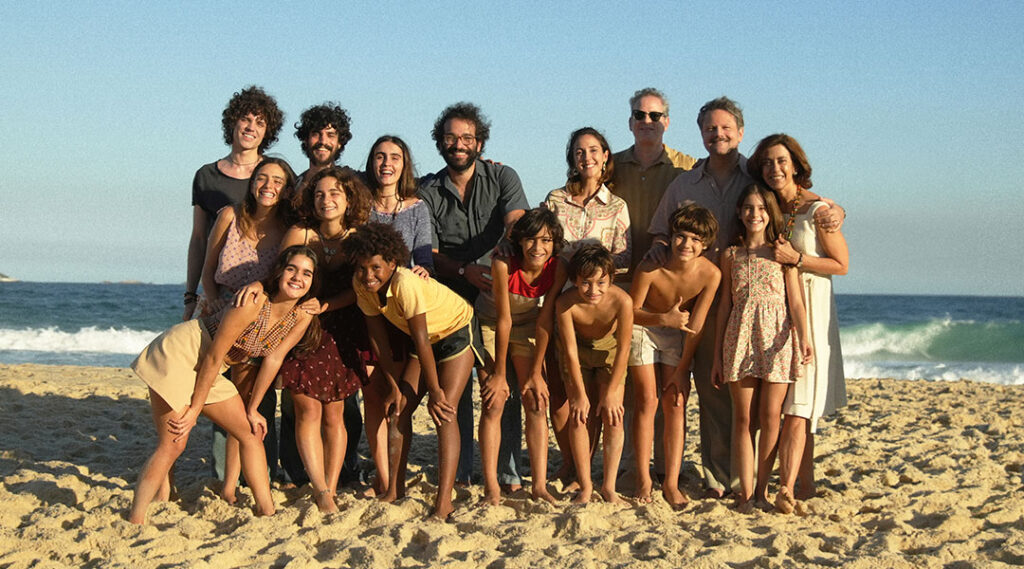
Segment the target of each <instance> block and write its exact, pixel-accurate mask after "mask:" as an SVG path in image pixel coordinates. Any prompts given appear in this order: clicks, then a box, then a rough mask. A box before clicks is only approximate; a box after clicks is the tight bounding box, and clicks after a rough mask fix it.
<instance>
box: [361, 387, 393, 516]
mask: <svg viewBox="0 0 1024 569" xmlns="http://www.w3.org/2000/svg"><path fill="white" fill-rule="evenodd" d="M387 390H388V385H387V379H385V377H384V374H383V373H382V372H381V371H380V370H379V368H378V369H375V370H374V372H373V373H371V374H370V383H369V385H367V386H366V387H364V388H363V415H364V416H365V420H366V442H367V443H368V444H369V446H370V456H371V457H372V458H373V464H374V466H375V467H376V469H377V476H376V477H375V479H374V482H373V489H372V493H373V495H375V496H380V495H382V494H384V493H385V492H386V491H387V489H388V482H389V480H390V472H391V470H390V468H389V465H388V425H387V423H386V422H385V421H384V413H385V410H384V399H385V398H386V397H387V393H386V392H387Z"/></svg>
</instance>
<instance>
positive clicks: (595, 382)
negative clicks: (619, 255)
mask: <svg viewBox="0 0 1024 569" xmlns="http://www.w3.org/2000/svg"><path fill="white" fill-rule="evenodd" d="M614 274H615V260H614V259H613V258H612V255H611V253H609V252H608V250H607V249H605V248H604V247H602V246H601V245H597V244H593V245H584V246H583V247H581V248H580V249H579V250H578V251H576V253H575V254H574V255H573V256H572V260H571V261H570V262H569V278H571V279H572V280H573V283H574V284H575V288H571V289H569V290H566V291H565V292H564V293H562V295H561V296H559V297H558V302H557V303H556V307H555V312H556V319H557V323H558V348H559V363H560V367H561V370H562V380H563V381H564V382H565V387H566V392H567V394H568V396H569V413H570V422H569V423H570V424H569V429H570V434H571V436H572V457H573V462H574V463H575V464H576V473H577V475H578V477H579V484H580V493H579V495H578V496H577V497H576V498H575V500H574V501H575V502H579V503H586V502H589V501H590V496H591V494H593V491H594V485H593V481H592V480H591V478H590V459H591V455H592V452H593V450H594V446H593V445H595V444H596V441H597V437H598V435H599V433H600V428H601V425H602V424H603V425H604V458H603V461H604V480H603V482H602V485H601V495H602V496H603V497H604V499H605V500H606V501H608V502H622V499H621V498H620V497H619V495H618V494H617V493H616V492H615V481H616V476H617V475H618V471H619V460H620V459H621V457H622V438H623V429H622V416H623V412H624V411H623V408H622V396H623V392H624V389H625V383H626V364H627V360H628V359H629V350H627V349H625V347H626V346H628V345H629V340H630V335H631V333H632V329H633V302H632V301H631V300H630V298H629V295H628V294H626V292H625V291H624V290H622V289H621V288H619V287H616V286H612V285H611V279H612V275H614ZM619 346H621V347H622V349H618V348H619ZM594 400H596V401H597V405H594V406H593V407H591V403H590V402H591V401H594Z"/></svg>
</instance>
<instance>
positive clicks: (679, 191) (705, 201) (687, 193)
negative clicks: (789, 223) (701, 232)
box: [647, 154, 754, 263]
mask: <svg viewBox="0 0 1024 569" xmlns="http://www.w3.org/2000/svg"><path fill="white" fill-rule="evenodd" d="M707 166H708V162H707V160H701V161H700V162H699V163H698V164H697V167H696V168H694V169H692V170H690V171H688V172H684V173H683V174H680V175H679V177H678V178H676V179H675V181H673V182H672V183H671V184H669V187H668V189H667V190H665V195H664V196H663V197H662V198H661V203H659V204H658V209H657V211H655V212H654V217H652V218H651V224H650V226H649V227H648V229H647V231H648V233H650V237H651V238H652V239H653V237H654V236H655V235H666V236H667V235H668V234H669V227H668V221H669V218H670V217H672V213H673V212H674V211H675V210H676V209H677V208H679V206H681V205H683V204H686V203H690V202H695V203H697V204H698V205H701V206H703V207H706V208H708V209H709V210H710V211H711V213H712V214H714V216H715V219H716V220H718V236H717V237H715V244H714V245H713V246H712V247H711V248H709V249H708V250H707V253H706V255H707V257H708V259H709V260H710V261H712V262H714V263H718V258H719V255H721V253H722V251H724V250H725V248H726V247H728V246H729V245H730V244H731V243H732V242H733V241H734V240H735V239H736V236H737V235H739V231H740V229H741V225H740V221H739V219H738V218H737V217H736V200H738V199H739V197H740V193H742V192H743V188H746V187H747V186H749V185H750V184H752V183H753V182H754V180H753V179H752V178H751V177H750V176H749V175H747V158H746V157H745V156H743V155H742V154H741V155H740V156H739V160H738V161H737V162H736V166H735V169H734V170H733V173H732V176H731V177H730V178H729V183H728V185H727V186H726V187H724V188H719V187H718V184H716V183H715V178H714V177H713V176H712V175H711V174H709V173H708V171H707Z"/></svg>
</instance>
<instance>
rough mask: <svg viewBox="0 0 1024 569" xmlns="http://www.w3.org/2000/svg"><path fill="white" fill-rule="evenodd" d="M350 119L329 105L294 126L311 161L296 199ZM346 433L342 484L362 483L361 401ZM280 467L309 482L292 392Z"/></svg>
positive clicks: (335, 153) (346, 135)
mask: <svg viewBox="0 0 1024 569" xmlns="http://www.w3.org/2000/svg"><path fill="white" fill-rule="evenodd" d="M351 124H352V123H351V119H349V116H348V112H346V111H345V109H343V108H341V106H340V105H338V104H337V103H333V102H326V103H324V104H322V105H316V106H313V107H310V108H308V109H306V110H305V111H302V115H301V116H300V117H299V122H297V123H295V138H298V139H299V141H300V142H301V143H302V153H303V154H305V155H306V158H309V168H308V169H306V171H305V172H303V173H302V174H300V175H299V177H298V183H296V184H295V195H297V196H301V195H302V192H303V180H310V179H312V177H313V175H315V174H316V173H317V172H319V171H320V170H323V169H324V168H327V167H329V166H333V165H334V164H335V163H336V162H337V161H338V159H339V158H340V157H341V153H342V152H343V151H344V150H345V145H346V144H348V141H350V140H352V131H351V130H350V127H351ZM345 431H346V432H347V433H348V443H347V447H346V448H345V463H344V465H343V466H342V468H341V478H340V481H341V482H342V483H346V482H351V481H355V480H358V479H359V438H360V436H361V435H362V432H363V417H362V414H361V413H360V412H359V400H358V397H348V398H346V399H345ZM280 457H281V467H282V468H284V470H285V472H286V473H287V474H288V477H289V478H290V479H291V482H292V483H294V484H295V485H297V486H302V485H303V484H305V483H307V482H308V481H309V476H307V474H306V470H305V467H304V466H303V465H302V458H301V457H300V456H299V450H298V448H297V447H296V445H295V406H294V402H293V401H292V395H291V392H289V391H288V390H287V389H283V390H281V443H280Z"/></svg>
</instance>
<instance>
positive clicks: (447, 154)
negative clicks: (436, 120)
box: [441, 119, 482, 172]
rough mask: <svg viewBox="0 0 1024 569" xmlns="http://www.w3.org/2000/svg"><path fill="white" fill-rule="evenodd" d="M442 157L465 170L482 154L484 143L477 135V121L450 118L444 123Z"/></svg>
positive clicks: (459, 169) (458, 169)
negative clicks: (481, 142) (482, 143)
mask: <svg viewBox="0 0 1024 569" xmlns="http://www.w3.org/2000/svg"><path fill="white" fill-rule="evenodd" d="M441 144H442V147H441V157H442V158H444V161H445V163H446V164H448V166H449V167H450V168H451V169H453V170H455V171H457V172H464V171H466V170H468V169H469V167H470V166H472V165H473V163H474V162H475V161H476V158H477V156H479V155H480V150H481V147H482V145H481V144H480V140H479V139H478V138H477V137H476V123H474V122H473V121H468V120H466V119H449V120H448V121H447V122H446V123H445V124H444V138H443V139H442V140H441Z"/></svg>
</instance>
